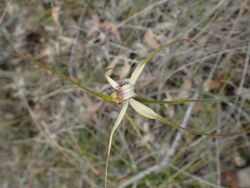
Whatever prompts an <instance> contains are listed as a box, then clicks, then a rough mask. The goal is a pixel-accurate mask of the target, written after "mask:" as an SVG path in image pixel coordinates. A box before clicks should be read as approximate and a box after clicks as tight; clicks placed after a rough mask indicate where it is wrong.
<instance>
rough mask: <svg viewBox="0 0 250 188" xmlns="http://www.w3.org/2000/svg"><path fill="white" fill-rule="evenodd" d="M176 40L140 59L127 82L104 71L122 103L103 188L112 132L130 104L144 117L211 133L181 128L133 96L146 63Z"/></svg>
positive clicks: (116, 98)
mask: <svg viewBox="0 0 250 188" xmlns="http://www.w3.org/2000/svg"><path fill="white" fill-rule="evenodd" d="M177 41H179V40H173V41H172V42H170V43H168V44H166V45H164V46H162V47H160V48H158V49H157V50H155V51H154V52H152V53H151V54H150V55H149V56H148V57H147V58H146V59H144V60H143V61H141V62H140V63H139V64H138V65H137V67H136V68H135V70H134V72H133V73H132V75H131V77H130V79H129V81H128V82H125V83H122V84H118V83H117V82H116V81H114V80H113V79H112V78H111V77H110V71H109V70H110V69H112V68H108V69H107V71H106V73H105V78H106V79H107V81H108V82H109V84H110V85H111V86H112V88H113V89H114V90H115V92H114V93H113V94H112V95H111V97H112V99H113V100H114V101H115V102H116V103H119V104H122V105H123V106H122V109H121V111H120V113H119V115H118V117H117V119H116V121H115V123H114V126H113V127H112V130H111V133H110V137H109V144H108V153H107V159H106V168H105V188H107V180H108V166H109V157H110V151H111V146H112V140H113V136H114V133H115V131H116V129H117V128H118V127H119V125H120V123H121V121H122V119H123V118H124V116H125V114H126V111H127V109H128V106H129V105H131V106H132V108H133V109H134V110H135V111H136V112H138V113H139V114H141V115H142V116H144V117H146V118H149V119H154V120H159V121H161V122H163V123H165V124H168V125H170V126H173V127H175V128H178V129H182V130H185V131H188V132H191V133H195V134H200V135H211V134H210V133H203V132H197V131H194V130H192V129H188V128H183V127H181V126H180V125H179V124H177V123H174V122H172V121H169V120H167V119H165V118H164V117H162V116H160V115H158V114H157V113H156V112H155V111H153V110H152V109H151V108H149V107H148V106H146V105H144V104H142V103H141V102H139V101H138V100H136V99H135V97H136V93H135V90H134V89H135V84H136V82H137V80H138V78H139V76H140V75H141V73H142V71H143V69H144V67H145V65H146V63H148V62H149V61H150V60H151V59H152V58H153V57H154V56H155V55H156V54H158V53H159V52H160V51H162V50H163V49H165V48H167V47H169V46H170V45H172V44H174V43H176V42H177Z"/></svg>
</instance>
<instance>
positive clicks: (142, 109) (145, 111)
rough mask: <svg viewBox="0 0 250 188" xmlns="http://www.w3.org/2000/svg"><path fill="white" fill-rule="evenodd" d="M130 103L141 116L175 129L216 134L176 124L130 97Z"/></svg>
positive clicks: (208, 134) (207, 134) (209, 134)
mask: <svg viewBox="0 0 250 188" xmlns="http://www.w3.org/2000/svg"><path fill="white" fill-rule="evenodd" d="M130 104H131V106H132V107H133V109H134V110H135V111H136V112H138V113H139V114H141V115H142V116H144V117H147V118H149V119H155V120H159V121H161V122H163V123H165V124H167V125H170V126H172V127H175V128H177V129H181V130H183V131H187V132H189V133H192V134H198V135H206V136H216V135H213V134H212V133H205V132H200V131H195V130H192V129H189V128H183V127H182V126H180V125H179V124H177V123H175V122H172V121H170V120H167V119H165V118H164V117H162V116H160V115H158V114H157V113H156V112H154V111H153V110H152V109H151V108H149V107H148V106H146V105H144V104H142V103H140V102H138V101H136V100H135V99H130Z"/></svg>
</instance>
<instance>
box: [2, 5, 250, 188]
mask: <svg viewBox="0 0 250 188" xmlns="http://www.w3.org/2000/svg"><path fill="white" fill-rule="evenodd" d="M249 25H250V4H249V1H248V0H220V1H215V0H211V1H205V0H198V1H195V0H190V1H185V0H176V1H170V0H169V1H168V0H160V1H153V0H138V1H132V0H120V1H115V0H111V1H102V0H98V1H92V0H86V1H84V2H83V1H80V0H79V1H77V0H75V1H73V0H65V1H62V2H59V1H54V0H50V1H49V0H43V1H24V0H23V1H21V0H19V1H18V0H5V2H1V3H0V86H1V87H0V89H1V93H0V96H1V98H0V106H1V108H0V118H1V119H0V120H1V121H0V134H1V135H0V149H1V152H0V160H1V166H0V185H1V187H51V188H52V187H53V188H54V187H79V188H80V187H81V188H82V187H93V188H95V187H103V183H104V169H105V157H106V151H107V146H108V136H109V133H110V130H111V126H112V125H113V122H114V120H115V119H116V117H117V113H118V112H119V109H120V107H119V105H114V104H108V103H105V102H101V101H99V100H98V99H97V98H95V97H93V96H90V95H89V94H87V93H85V92H83V91H81V90H80V89H78V88H75V87H72V86H71V85H69V84H67V83H66V82H64V81H63V80H60V79H58V77H57V76H55V75H52V74H50V73H48V72H46V71H44V70H41V69H39V68H38V67H36V66H34V65H32V64H30V63H29V62H27V61H25V60H23V61H21V60H17V59H14V58H12V56H11V54H12V53H13V52H16V53H19V54H26V55H30V56H32V57H34V58H35V59H38V60H39V61H41V62H47V63H49V64H51V65H52V66H53V67H55V68H56V69H57V70H59V71H60V72H62V73H63V74H65V75H68V76H71V77H73V78H75V79H77V80H79V81H81V82H82V83H84V84H85V85H88V86H89V87H91V88H93V89H95V90H98V91H102V92H104V93H110V91H111V88H110V87H109V86H108V84H107V82H106V81H105V79H104V76H103V75H104V71H105V69H106V68H107V67H108V65H110V64H111V65H116V67H117V69H115V70H114V72H113V74H114V76H115V77H116V79H117V80H118V79H125V78H126V77H128V76H129V71H130V69H133V68H134V66H135V65H136V64H137V63H138V61H139V60H141V59H143V58H144V57H146V56H147V55H148V54H149V52H151V51H152V50H153V49H154V48H156V47H158V46H159V45H161V44H164V43H166V42H167V41H170V40H171V39H172V38H174V37H175V36H178V35H183V37H184V38H186V39H189V41H190V42H186V43H185V42H184V43H179V44H176V45H174V46H172V47H171V48H170V49H169V50H166V51H165V52H164V53H161V54H159V55H158V56H157V57H156V58H154V60H153V61H152V62H151V63H149V64H148V65H147V67H146V69H145V71H144V73H143V75H142V76H141V77H140V80H139V82H138V84H137V86H136V87H137V91H136V92H137V94H139V95H140V96H144V97H151V98H155V99H158V100H160V99H161V100H162V99H167V100H171V99H178V98H192V97H193V96H194V95H197V94H198V96H197V97H198V98H203V99H212V100H214V101H215V100H218V99H219V101H220V102H213V103H211V102H206V103H196V104H195V105H193V103H186V104H182V105H175V106H173V105H168V106H166V105H161V106H159V105H152V107H153V108H154V109H155V110H157V111H158V112H159V113H160V114H162V115H163V116H164V117H168V118H169V119H171V120H173V121H175V122H179V123H182V125H185V126H188V127H190V128H193V129H196V130H200V131H206V132H209V131H214V133H224V132H233V131H237V130H239V129H246V128H249V127H250V116H249V114H250V100H249V99H250V96H249V93H250V75H249V74H250V66H249V58H250V38H249V36H250V27H249ZM112 63H113V64H112ZM249 151H250V141H249V134H248V133H245V134H241V135H234V136H228V137H220V138H207V137H204V136H202V137H201V136H196V135H191V134H186V133H185V134H181V133H179V132H178V131H176V130H174V129H172V128H171V127H169V126H166V125H163V124H161V123H159V122H156V121H151V120H148V119H144V118H142V117H141V116H139V115H137V114H136V113H134V111H132V110H129V112H128V116H127V119H126V120H125V121H123V123H122V126H121V127H120V128H119V130H118V132H117V134H116V136H115V138H114V143H113V148H112V153H111V159H110V168H109V177H110V182H109V187H133V188H134V187H138V188H139V187H159V188H161V187H195V188H196V187H221V186H228V187H233V183H241V182H237V181H236V182H235V181H234V182H233V183H232V182H228V181H226V179H227V178H228V174H229V173H231V174H233V175H237V172H238V171H239V170H240V169H241V168H247V167H249V165H250V160H249V159H250V152H249Z"/></svg>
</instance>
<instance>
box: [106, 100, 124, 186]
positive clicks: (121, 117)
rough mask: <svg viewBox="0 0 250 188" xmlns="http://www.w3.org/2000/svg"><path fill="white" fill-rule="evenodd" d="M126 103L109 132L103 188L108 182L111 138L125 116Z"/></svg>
mask: <svg viewBox="0 0 250 188" xmlns="http://www.w3.org/2000/svg"><path fill="white" fill-rule="evenodd" d="M128 104H129V103H128V102H125V103H124V104H123V107H122V109H121V112H120V113H119V115H118V117H117V119H116V121H115V124H114V126H113V128H112V130H111V133H110V136H109V145H108V154H107V160H106V168H105V188H107V180H108V165H109V156H110V151H111V145H112V140H113V136H114V133H115V130H116V129H117V128H118V127H119V125H120V123H121V121H122V119H123V117H124V116H125V113H126V111H127V108H128Z"/></svg>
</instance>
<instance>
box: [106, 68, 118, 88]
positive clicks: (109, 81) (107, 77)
mask: <svg viewBox="0 0 250 188" xmlns="http://www.w3.org/2000/svg"><path fill="white" fill-rule="evenodd" d="M105 78H106V79H107V81H108V83H109V84H110V85H111V86H112V88H113V89H117V87H118V83H116V81H114V80H113V79H112V78H111V77H110V76H109V74H108V72H105Z"/></svg>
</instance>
